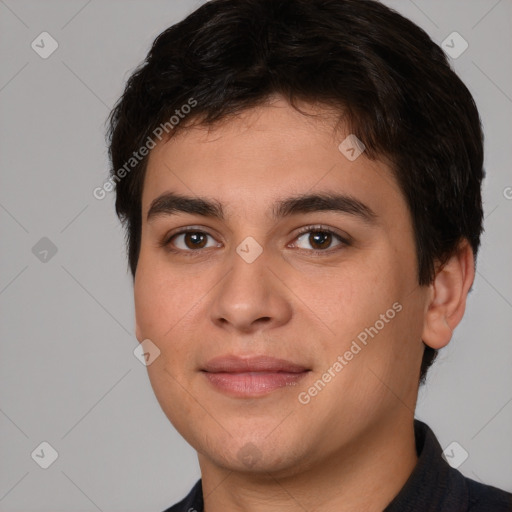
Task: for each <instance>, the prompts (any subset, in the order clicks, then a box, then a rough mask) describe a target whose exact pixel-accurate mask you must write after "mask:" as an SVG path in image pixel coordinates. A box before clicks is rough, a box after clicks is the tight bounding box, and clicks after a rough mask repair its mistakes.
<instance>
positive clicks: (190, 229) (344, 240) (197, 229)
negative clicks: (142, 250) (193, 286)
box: [159, 224, 352, 256]
mask: <svg viewBox="0 0 512 512" xmlns="http://www.w3.org/2000/svg"><path fill="white" fill-rule="evenodd" d="M177 229H178V231H174V232H171V233H170V234H166V235H165V236H164V237H163V239H162V240H161V241H160V242H159V246H160V247H163V248H167V250H169V251H171V252H174V253H180V254H185V255H187V256H190V255H195V254H200V253H201V252H204V251H205V250H207V249H212V247H208V248H206V249H196V250H194V249H190V250H184V249H177V248H170V246H171V241H172V240H173V238H175V237H177V236H179V235H183V234H186V233H202V234H204V235H206V236H209V237H211V238H213V239H215V237H214V236H213V235H212V234H211V233H209V232H208V229H209V228H204V227H201V226H186V227H183V228H177ZM310 232H322V233H329V234H331V235H334V236H335V237H336V238H337V239H338V240H339V242H340V244H339V245H337V246H335V247H332V248H329V249H301V248H298V250H299V251H305V252H307V253H318V254H329V253H331V252H334V251H336V250H339V249H338V248H339V247H340V246H341V247H343V246H347V245H351V244H352V237H350V235H348V234H346V233H345V234H341V233H340V232H338V230H336V229H334V228H331V227H328V226H324V225H322V224H314V225H309V226H304V227H303V228H301V229H300V231H299V232H298V233H296V234H295V236H294V238H293V240H292V242H290V244H288V245H287V247H289V246H290V245H291V244H293V242H295V241H296V240H297V239H298V238H299V237H301V236H302V235H304V234H306V233H310Z"/></svg>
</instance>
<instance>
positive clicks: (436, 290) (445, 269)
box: [422, 239, 475, 350]
mask: <svg viewBox="0 0 512 512" xmlns="http://www.w3.org/2000/svg"><path fill="white" fill-rule="evenodd" d="M474 279H475V259H474V255H473V250H472V249H471V246H470V245H469V242H468V241H467V240H465V239H464V240H463V241H462V242H461V243H460V244H459V247H458V249H457V252H456V253H455V254H454V255H453V256H452V257H450V259H449V260H448V261H447V262H446V263H445V264H444V265H442V266H441V267H440V268H439V269H438V270H437V271H436V276H435V278H434V282H433V283H432V284H431V285H430V299H429V303H428V304H427V309H426V312H425V322H424V326H423V334H422V340H423V342H424V343H425V344H426V345H428V346H429V347H431V348H433V349H436V350H437V349H440V348H442V347H444V346H446V345H448V343H449V341H450V340H451V338H452V334H453V330H454V329H455V327H456V326H457V325H458V324H459V322H460V321H461V320H462V317H463V316H464V311H465V309H466V298H467V295H468V293H469V290H470V288H471V285H472V284H473V280H474Z"/></svg>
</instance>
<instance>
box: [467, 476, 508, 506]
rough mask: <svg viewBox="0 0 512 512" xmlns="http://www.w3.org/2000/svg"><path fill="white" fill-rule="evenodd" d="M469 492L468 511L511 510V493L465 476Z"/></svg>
mask: <svg viewBox="0 0 512 512" xmlns="http://www.w3.org/2000/svg"><path fill="white" fill-rule="evenodd" d="M465 480H466V484H467V488H468V494H469V508H468V511H469V512H512V494H511V493H509V492H507V491H504V490H503V489H498V488H497V487H493V486H491V485H485V484H481V483H479V482H475V481H474V480H471V479H470V478H465Z"/></svg>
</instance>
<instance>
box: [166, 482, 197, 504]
mask: <svg viewBox="0 0 512 512" xmlns="http://www.w3.org/2000/svg"><path fill="white" fill-rule="evenodd" d="M164 512H203V489H202V486H201V480H198V481H197V482H196V484H195V485H194V487H192V490H191V491H190V492H189V493H188V494H187V496H185V498H183V499H182V500H181V501H180V502H179V503H176V504H175V505H173V506H172V507H169V508H168V509H166V510H164Z"/></svg>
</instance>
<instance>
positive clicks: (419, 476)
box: [165, 420, 512, 512]
mask: <svg viewBox="0 0 512 512" xmlns="http://www.w3.org/2000/svg"><path fill="white" fill-rule="evenodd" d="M414 435H415V439H416V452H417V454H418V462H417V464H416V466H415V468H414V470H413V472H412V473H411V475H410V477H409V478H408V480H407V482H406V483H405V485H404V486H403V487H402V489H401V491H400V492H399V493H398V495H397V496H396V497H395V498H394V499H393V501H392V502H391V503H390V504H389V505H388V506H387V507H386V508H385V509H384V511H383V512H412V511H414V512H466V511H468V510H471V512H490V511H492V512H501V511H503V512H510V511H512V495H511V494H509V493H507V492H505V491H502V490H500V489H496V488H495V487H491V486H488V485H484V484H480V483H477V482H475V481H473V480H470V479H469V478H465V477H464V476H463V475H462V474H461V473H459V472H458V471H457V470H456V469H453V468H452V467H451V466H450V465H449V464H448V463H447V462H446V461H445V460H444V459H443V458H442V456H441V453H442V449H441V446H440V445H439V442H438V441H437V439H436V436H435V435H434V433H433V432H432V430H431V429H430V428H429V427H428V426H427V425H426V424H425V423H423V422H421V421H419V420H414ZM203 508H204V505H203V491H202V487H201V480H198V482H197V483H196V484H195V485H194V487H193V488H192V490H191V491H190V493H189V494H188V496H187V497H186V498H185V499H183V500H182V501H180V502H179V503H177V504H176V505H174V506H173V507H171V508H169V509H167V510H166V511H165V512H203Z"/></svg>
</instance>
